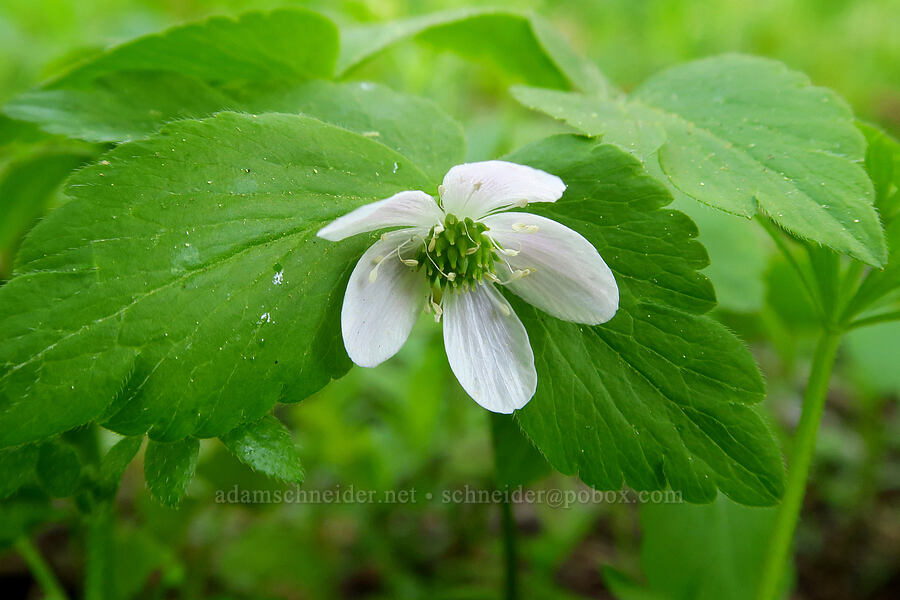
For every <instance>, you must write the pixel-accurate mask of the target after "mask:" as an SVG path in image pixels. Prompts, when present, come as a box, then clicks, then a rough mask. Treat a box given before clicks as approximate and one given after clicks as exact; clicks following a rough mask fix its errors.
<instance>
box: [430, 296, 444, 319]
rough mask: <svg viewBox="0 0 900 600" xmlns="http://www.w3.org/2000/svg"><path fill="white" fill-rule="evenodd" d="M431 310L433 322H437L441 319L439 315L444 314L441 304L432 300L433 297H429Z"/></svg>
mask: <svg viewBox="0 0 900 600" xmlns="http://www.w3.org/2000/svg"><path fill="white" fill-rule="evenodd" d="M431 310H433V311H434V322H435V323H439V322H440V320H441V315H443V314H444V309H443V308H441V305H440V304H438V303H437V302H435V301H434V298H432V299H431Z"/></svg>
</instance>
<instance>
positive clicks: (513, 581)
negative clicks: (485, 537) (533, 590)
mask: <svg viewBox="0 0 900 600" xmlns="http://www.w3.org/2000/svg"><path fill="white" fill-rule="evenodd" d="M500 515H501V518H502V520H503V556H504V558H505V563H506V594H505V596H504V597H505V598H506V600H516V599H517V598H518V597H519V576H518V574H519V569H518V558H517V551H516V518H515V516H514V515H513V510H512V504H510V502H509V498H504V499H503V502H502V503H501V504H500Z"/></svg>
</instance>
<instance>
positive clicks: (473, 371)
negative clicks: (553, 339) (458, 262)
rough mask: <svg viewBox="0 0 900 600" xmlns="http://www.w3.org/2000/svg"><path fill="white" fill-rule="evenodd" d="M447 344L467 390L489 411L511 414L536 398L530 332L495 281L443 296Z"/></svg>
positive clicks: (451, 361) (535, 375)
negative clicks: (492, 283)
mask: <svg viewBox="0 0 900 600" xmlns="http://www.w3.org/2000/svg"><path fill="white" fill-rule="evenodd" d="M444 348H446V350H447V359H448V360H449V361H450V368H451V369H453V374H454V375H456V378H457V379H458V380H459V383H460V384H461V385H462V386H463V389H465V390H466V392H467V393H468V394H469V395H470V396H471V397H472V398H473V399H474V400H475V402H477V403H478V404H480V405H481V406H483V407H485V408H486V409H488V410H490V411H493V412H498V413H511V412H512V411H514V410H516V409H519V408H522V407H523V406H525V404H527V403H528V401H529V400H531V397H532V396H534V391H535V389H536V388H537V371H535V368H534V354H532V352H531V344H529V343H528V333H526V332H525V327H524V326H523V325H522V322H521V321H520V320H519V317H517V316H516V313H514V312H513V310H512V307H510V305H509V303H508V302H507V301H506V298H504V297H503V295H502V294H501V293H500V292H499V291H497V289H496V288H495V287H494V286H493V285H490V284H483V285H478V286H476V287H475V289H473V290H471V291H469V292H449V293H446V294H445V295H444Z"/></svg>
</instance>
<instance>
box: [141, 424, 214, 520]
mask: <svg viewBox="0 0 900 600" xmlns="http://www.w3.org/2000/svg"><path fill="white" fill-rule="evenodd" d="M199 453H200V441H199V440H198V439H197V438H185V439H183V440H179V441H177V442H168V443H166V442H155V441H153V440H150V442H149V443H148V444H147V452H146V453H145V455H144V478H145V479H146V480H147V487H148V488H150V493H151V494H153V497H154V498H156V499H157V500H159V501H160V502H162V503H163V504H165V505H166V506H178V504H179V503H181V499H182V498H184V494H185V493H186V492H187V486H188V483H190V481H191V478H192V477H193V476H194V469H196V468H197V457H198V455H199Z"/></svg>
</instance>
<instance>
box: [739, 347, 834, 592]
mask: <svg viewBox="0 0 900 600" xmlns="http://www.w3.org/2000/svg"><path fill="white" fill-rule="evenodd" d="M841 335H842V334H841V332H838V331H833V330H828V331H825V332H824V333H823V334H822V337H821V338H820V339H819V343H818V345H817V346H816V352H815V355H814V356H813V363H812V370H811V371H810V374H809V381H808V382H807V384H806V393H805V394H804V396H803V412H802V414H801V415H800V423H799V424H798V425H797V431H796V432H795V434H794V445H793V448H792V450H791V461H790V467H789V470H788V481H787V487H786V488H785V491H784V498H783V499H782V501H781V505H780V506H779V507H778V515H777V516H776V519H775V528H774V531H773V532H772V538H771V540H770V542H769V552H768V554H767V556H766V562H765V564H764V565H763V571H762V578H761V580H760V586H759V593H758V595H757V597H758V598H759V600H775V599H776V598H778V597H779V591H780V590H781V584H782V582H783V580H784V572H785V567H786V566H787V562H788V555H789V553H790V551H791V546H792V545H793V540H794V531H795V530H796V528H797V520H798V519H799V517H800V508H801V506H802V504H803V496H804V495H805V493H806V482H807V479H808V478H809V469H810V465H811V464H812V459H813V453H814V451H815V447H816V434H817V433H818V431H819V423H820V422H821V421H822V413H823V412H824V409H825V398H826V396H827V394H828V382H829V380H830V378H831V370H832V368H833V367H834V359H835V356H836V355H837V349H838V345H839V344H840V341H841Z"/></svg>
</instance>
